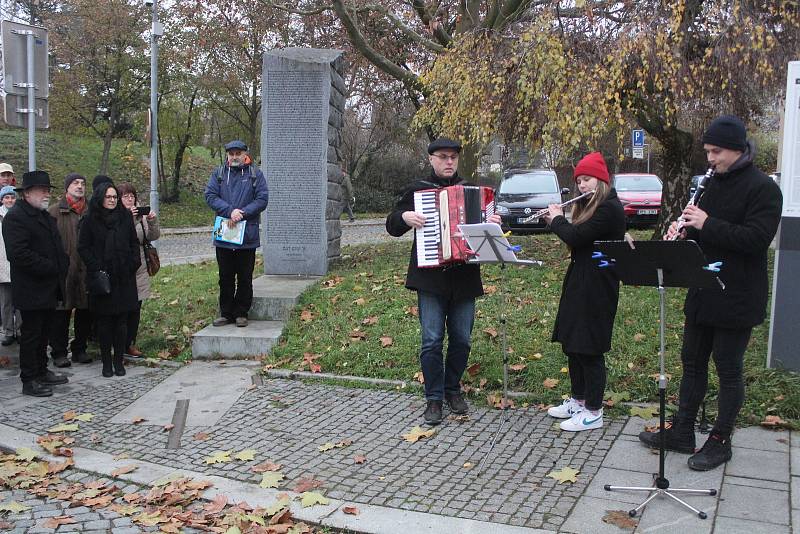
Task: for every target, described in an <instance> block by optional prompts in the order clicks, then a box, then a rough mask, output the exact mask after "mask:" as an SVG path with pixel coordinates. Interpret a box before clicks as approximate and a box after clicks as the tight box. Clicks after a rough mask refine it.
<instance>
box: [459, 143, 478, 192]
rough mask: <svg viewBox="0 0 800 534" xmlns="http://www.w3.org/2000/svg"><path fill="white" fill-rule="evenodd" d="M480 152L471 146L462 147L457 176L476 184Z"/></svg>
mask: <svg viewBox="0 0 800 534" xmlns="http://www.w3.org/2000/svg"><path fill="white" fill-rule="evenodd" d="M479 155H480V152H479V151H478V149H477V147H475V146H473V145H464V146H463V147H462V148H461V156H460V157H459V158H458V174H459V176H461V177H462V178H464V179H465V180H468V181H470V182H474V183H478V177H477V170H478V157H479Z"/></svg>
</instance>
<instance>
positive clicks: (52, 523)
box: [41, 515, 77, 529]
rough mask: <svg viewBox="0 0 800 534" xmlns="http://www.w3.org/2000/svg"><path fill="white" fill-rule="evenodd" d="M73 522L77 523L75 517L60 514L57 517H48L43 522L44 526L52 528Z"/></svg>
mask: <svg viewBox="0 0 800 534" xmlns="http://www.w3.org/2000/svg"><path fill="white" fill-rule="evenodd" d="M72 523H77V521H75V519H73V518H72V517H71V516H68V515H59V516H56V517H48V518H47V519H46V520H45V521H44V522H43V523H42V525H41V526H42V528H52V529H56V528H58V527H60V526H61V525H71V524H72Z"/></svg>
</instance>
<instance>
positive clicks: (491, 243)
mask: <svg viewBox="0 0 800 534" xmlns="http://www.w3.org/2000/svg"><path fill="white" fill-rule="evenodd" d="M486 240H487V241H488V243H489V246H490V247H491V248H492V250H493V251H494V253H495V256H496V257H497V258H501V261H500V280H499V282H498V287H499V288H500V289H499V291H498V297H499V299H500V305H501V308H500V350H501V351H502V353H503V400H502V401H501V402H502V406H501V408H500V411H501V412H502V414H501V419H500V425H499V426H498V427H497V430H496V431H495V433H494V437H492V442H491V443H490V444H489V450H488V451H486V454H485V455H484V456H483V458H482V459H481V461H480V463H479V464H478V468H477V469H476V470H475V474H476V476H477V474H479V473H480V472H481V471H482V470H483V467H484V465H485V464H486V460H487V458H489V455H490V454H491V453H492V450H494V446H495V443H497V438H498V437H499V436H500V432H502V431H503V427H504V426H505V425H506V423H507V422H508V412H507V410H508V349H507V347H506V312H505V292H504V291H503V287H504V284H505V272H506V264H505V262H503V261H502V256H501V255H500V252H499V250H498V249H497V244H496V243H495V242H494V239H493V238H492V236H491V235H489V233H488V232H486Z"/></svg>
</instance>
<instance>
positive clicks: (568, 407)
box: [547, 397, 584, 419]
mask: <svg viewBox="0 0 800 534" xmlns="http://www.w3.org/2000/svg"><path fill="white" fill-rule="evenodd" d="M583 410H584V408H583V404H581V403H580V402H578V401H576V400H575V399H573V398H572V397H570V398H568V399H567V400H565V401H564V402H562V403H561V404H559V405H558V406H553V407H551V408H548V409H547V415H549V416H550V417H555V418H556V419H569V418H570V417H572V416H573V415H575V414H576V413H578V412H582V411H583Z"/></svg>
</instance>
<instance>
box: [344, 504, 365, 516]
mask: <svg viewBox="0 0 800 534" xmlns="http://www.w3.org/2000/svg"><path fill="white" fill-rule="evenodd" d="M342 512H344V513H345V514H347V515H358V514H360V513H361V512H359V511H358V508H356V507H355V506H343V507H342Z"/></svg>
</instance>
